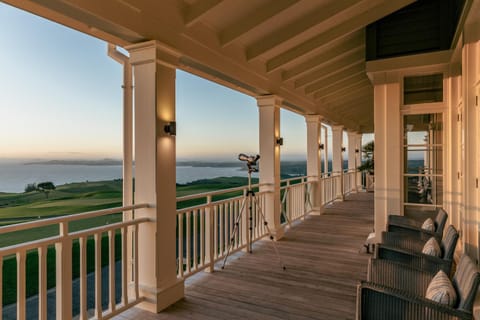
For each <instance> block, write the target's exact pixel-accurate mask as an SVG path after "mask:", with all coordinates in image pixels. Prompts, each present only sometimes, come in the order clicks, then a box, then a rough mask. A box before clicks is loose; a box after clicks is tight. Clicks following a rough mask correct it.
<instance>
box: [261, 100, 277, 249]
mask: <svg viewBox="0 0 480 320" xmlns="http://www.w3.org/2000/svg"><path fill="white" fill-rule="evenodd" d="M281 103H282V100H281V99H280V98H278V97H277V96H271V95H269V96H261V97H257V105H258V110H259V116H260V119H259V120H260V123H259V130H260V141H259V142H260V143H259V146H260V157H261V158H260V165H259V177H260V184H261V185H262V184H264V185H263V186H261V187H260V191H261V192H263V191H267V192H268V193H267V194H266V197H265V205H264V208H263V213H264V214H265V217H266V220H267V223H268V227H269V228H270V230H271V231H272V233H273V235H274V237H275V239H277V240H278V239H280V238H281V237H282V236H283V232H284V230H283V228H282V225H281V222H280V212H281V211H280V201H281V200H280V146H279V145H278V144H277V139H278V138H280V105H281Z"/></svg>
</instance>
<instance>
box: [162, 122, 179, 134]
mask: <svg viewBox="0 0 480 320" xmlns="http://www.w3.org/2000/svg"><path fill="white" fill-rule="evenodd" d="M163 130H164V131H165V133H168V134H169V135H171V136H175V135H177V123H176V122H175V121H170V122H167V124H166V125H165V126H164V127H163Z"/></svg>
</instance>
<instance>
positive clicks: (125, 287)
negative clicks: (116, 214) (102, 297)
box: [122, 227, 129, 306]
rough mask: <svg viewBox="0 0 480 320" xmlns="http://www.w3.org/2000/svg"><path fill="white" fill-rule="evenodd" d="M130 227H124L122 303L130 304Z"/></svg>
mask: <svg viewBox="0 0 480 320" xmlns="http://www.w3.org/2000/svg"><path fill="white" fill-rule="evenodd" d="M127 235H128V227H123V228H122V304H123V305H124V306H126V305H127V304H128V258H129V257H128V244H127Z"/></svg>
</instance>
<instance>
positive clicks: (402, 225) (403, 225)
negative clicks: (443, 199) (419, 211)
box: [387, 208, 448, 241]
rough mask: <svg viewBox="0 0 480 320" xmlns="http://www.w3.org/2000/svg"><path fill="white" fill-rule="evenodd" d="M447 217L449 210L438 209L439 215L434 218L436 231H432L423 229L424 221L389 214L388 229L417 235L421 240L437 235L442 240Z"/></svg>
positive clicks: (413, 235)
mask: <svg viewBox="0 0 480 320" xmlns="http://www.w3.org/2000/svg"><path fill="white" fill-rule="evenodd" d="M447 218H448V214H447V212H446V211H445V210H443V209H442V208H440V209H438V212H437V215H436V217H435V219H434V225H435V231H433V232H432V231H428V230H425V229H422V224H423V222H422V221H417V220H414V219H410V218H407V217H404V216H397V215H389V216H388V221H387V231H390V232H402V233H407V234H410V235H411V236H412V237H417V238H418V239H421V240H428V239H430V238H431V237H435V238H436V239H437V240H438V241H440V240H441V239H442V235H443V229H444V228H445V223H446V222H447Z"/></svg>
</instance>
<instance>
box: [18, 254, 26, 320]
mask: <svg viewBox="0 0 480 320" xmlns="http://www.w3.org/2000/svg"><path fill="white" fill-rule="evenodd" d="M25 260H26V252H25V251H24V250H20V251H18V252H17V319H19V320H23V319H25V300H26V298H25V286H26V281H25V280H26V279H25V277H26V274H25Z"/></svg>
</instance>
